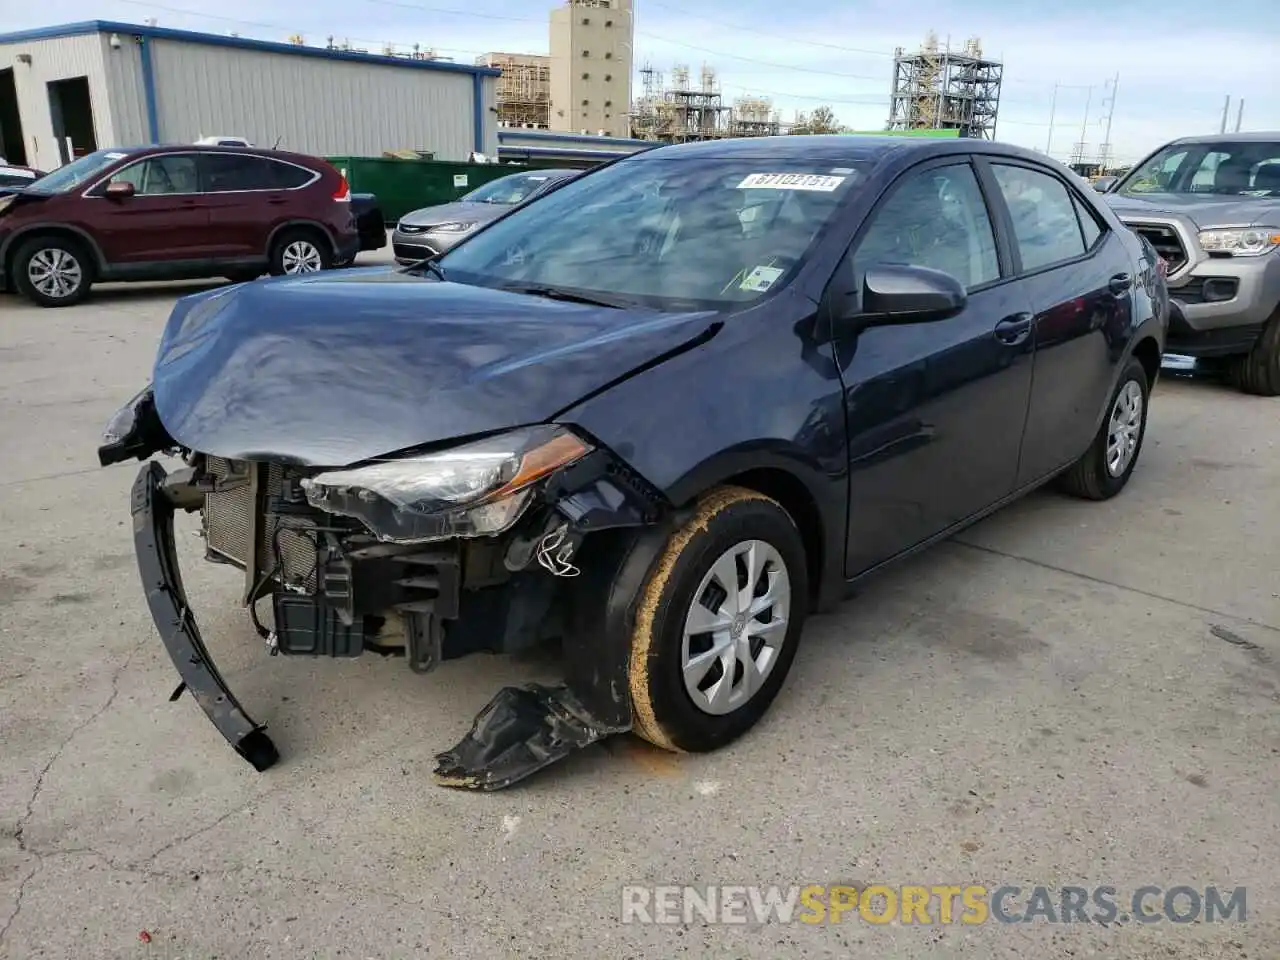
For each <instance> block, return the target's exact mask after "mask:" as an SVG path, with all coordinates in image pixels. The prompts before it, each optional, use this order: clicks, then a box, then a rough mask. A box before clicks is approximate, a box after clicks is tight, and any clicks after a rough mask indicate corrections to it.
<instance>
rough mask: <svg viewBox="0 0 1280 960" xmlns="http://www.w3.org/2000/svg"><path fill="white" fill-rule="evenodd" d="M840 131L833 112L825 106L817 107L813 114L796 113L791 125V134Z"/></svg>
mask: <svg viewBox="0 0 1280 960" xmlns="http://www.w3.org/2000/svg"><path fill="white" fill-rule="evenodd" d="M840 129H841V128H840V121H839V120H837V119H836V115H835V112H834V111H833V110H832V109H831V108H830V107H827V106H821V107H818V108H817V109H815V110H814V111H813V113H797V114H796V119H795V122H794V123H793V124H791V133H792V134H809V133H839V132H840Z"/></svg>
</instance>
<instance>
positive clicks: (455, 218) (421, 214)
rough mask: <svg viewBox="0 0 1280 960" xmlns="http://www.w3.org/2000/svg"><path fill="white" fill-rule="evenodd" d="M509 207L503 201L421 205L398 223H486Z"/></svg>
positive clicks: (429, 225)
mask: <svg viewBox="0 0 1280 960" xmlns="http://www.w3.org/2000/svg"><path fill="white" fill-rule="evenodd" d="M510 209H511V207H510V205H508V204H505V203H464V202H462V201H458V202H457V203H442V204H440V206H438V207H423V208H422V209H421V210H413V211H410V212H409V213H406V214H405V215H404V216H403V217H401V218H400V223H406V224H409V225H410V226H417V227H432V226H435V225H436V224H438V223H456V222H459V221H461V222H464V223H488V222H489V221H490V220H496V219H497V218H498V217H500V216H502V215H503V214H504V213H506V212H507V211H509V210H510Z"/></svg>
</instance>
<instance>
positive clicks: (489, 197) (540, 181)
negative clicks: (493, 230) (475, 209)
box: [462, 173, 551, 204]
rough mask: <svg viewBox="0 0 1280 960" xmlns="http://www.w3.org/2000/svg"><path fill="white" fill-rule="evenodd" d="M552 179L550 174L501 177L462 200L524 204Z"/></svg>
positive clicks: (521, 174) (522, 174)
mask: <svg viewBox="0 0 1280 960" xmlns="http://www.w3.org/2000/svg"><path fill="white" fill-rule="evenodd" d="M550 179H551V174H549V173H517V174H515V175H513V176H510V177H499V178H498V179H497V180H490V181H489V182H488V183H486V184H485V185H484V186H482V187H476V189H474V190H472V191H471V192H470V193H468V194H467V195H466V196H464V197H463V198H462V199H463V200H464V201H466V202H467V203H503V204H513V203H522V202H523V201H525V200H528V199H529V196H530V195H531V194H532V193H533V192H534V191H535V190H537V189H539V188H541V187H543V186H544V185H545V184H546V183H547V181H548V180H550Z"/></svg>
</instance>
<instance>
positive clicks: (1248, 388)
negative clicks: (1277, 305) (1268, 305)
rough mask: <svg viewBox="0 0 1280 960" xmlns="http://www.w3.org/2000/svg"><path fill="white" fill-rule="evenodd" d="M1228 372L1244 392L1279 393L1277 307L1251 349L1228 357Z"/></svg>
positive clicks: (1279, 320) (1279, 321) (1279, 323)
mask: <svg viewBox="0 0 1280 960" xmlns="http://www.w3.org/2000/svg"><path fill="white" fill-rule="evenodd" d="M1228 376H1229V377H1230V380H1231V383H1232V385H1233V386H1235V387H1236V389H1237V390H1240V391H1242V392H1244V393H1249V394H1253V395H1254V396H1255V397H1278V396H1280V310H1277V311H1276V312H1275V313H1273V314H1272V315H1271V319H1270V320H1268V321H1267V324H1266V326H1264V327H1263V328H1262V335H1261V336H1259V337H1258V340H1257V342H1256V343H1254V345H1253V349H1252V350H1250V351H1249V352H1248V353H1246V354H1245V355H1244V356H1242V357H1235V358H1233V359H1232V361H1231V366H1230V368H1229V372H1228Z"/></svg>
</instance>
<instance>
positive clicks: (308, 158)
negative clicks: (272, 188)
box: [98, 143, 320, 163]
mask: <svg viewBox="0 0 1280 960" xmlns="http://www.w3.org/2000/svg"><path fill="white" fill-rule="evenodd" d="M180 150H195V151H198V152H200V153H231V154H249V155H251V156H257V157H275V158H277V159H280V160H289V161H292V162H294V163H300V162H304V161H305V162H308V163H315V162H316V161H317V160H319V159H320V158H318V157H314V156H312V155H310V154H306V153H293V152H292V151H289V150H272V149H271V148H269V147H242V146H240V145H238V144H215V143H152V144H147V145H146V146H141V147H105V148H103V149H101V150H100V151H98V152H99V153H118V154H121V155H122V157H131V158H132V157H142V156H147V155H149V154H161V153H174V152H176V151H180Z"/></svg>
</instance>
